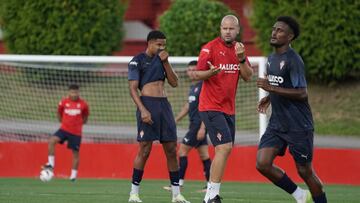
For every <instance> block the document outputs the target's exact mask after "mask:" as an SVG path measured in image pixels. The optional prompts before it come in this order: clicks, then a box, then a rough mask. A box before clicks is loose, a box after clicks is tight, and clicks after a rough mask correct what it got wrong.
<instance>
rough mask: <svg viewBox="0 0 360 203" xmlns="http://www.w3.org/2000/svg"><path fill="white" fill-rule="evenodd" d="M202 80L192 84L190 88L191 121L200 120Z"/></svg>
mask: <svg viewBox="0 0 360 203" xmlns="http://www.w3.org/2000/svg"><path fill="white" fill-rule="evenodd" d="M201 86H202V81H200V82H198V83H196V84H195V85H191V86H190V90H189V119H190V122H196V121H198V122H200V121H201V119H200V116H199V110H198V106H199V95H200V92H201Z"/></svg>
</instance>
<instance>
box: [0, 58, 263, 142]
mask: <svg viewBox="0 0 360 203" xmlns="http://www.w3.org/2000/svg"><path fill="white" fill-rule="evenodd" d="M132 58H133V57H132V56H64V55H12V54H2V55H0V61H2V62H36V63H49V62H50V63H51V62H59V63H79V64H81V63H102V64H110V63H112V64H114V63H115V64H116V63H128V62H129V61H130V60H131V59H132ZM248 59H249V61H250V63H256V64H258V76H259V77H264V76H265V75H264V74H265V72H266V62H267V59H266V57H262V56H260V57H257V56H256V57H248ZM191 60H197V57H178V56H173V57H169V61H170V63H172V64H186V63H188V62H189V61H191ZM258 94H259V100H260V99H261V98H263V97H265V96H266V92H265V91H264V90H262V89H259V93H258ZM254 105H256V104H254ZM266 126H267V116H266V114H259V139H260V138H261V136H262V134H263V133H264V132H265V129H266Z"/></svg>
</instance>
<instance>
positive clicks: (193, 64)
mask: <svg viewBox="0 0 360 203" xmlns="http://www.w3.org/2000/svg"><path fill="white" fill-rule="evenodd" d="M196 65H197V61H196V60H193V61H190V62H189V63H188V66H196Z"/></svg>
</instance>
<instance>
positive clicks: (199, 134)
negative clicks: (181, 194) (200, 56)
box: [164, 61, 211, 190]
mask: <svg viewBox="0 0 360 203" xmlns="http://www.w3.org/2000/svg"><path fill="white" fill-rule="evenodd" d="M196 65H197V61H190V62H189V64H188V67H187V71H186V72H187V75H188V76H191V75H190V74H191V72H192V71H194V70H196ZM190 78H191V77H190ZM201 86H202V81H199V82H196V81H194V80H192V85H191V86H190V90H189V96H188V102H186V103H185V104H184V106H183V108H182V109H181V111H180V113H179V114H178V115H177V116H176V118H175V122H176V123H178V122H179V121H180V120H181V119H182V118H184V117H185V116H186V115H187V114H188V115H189V121H190V124H189V131H188V132H187V133H186V135H185V137H184V138H183V140H182V143H181V144H180V147H179V151H178V155H179V165H180V169H179V174H180V180H179V185H180V186H183V185H184V178H185V174H186V169H187V166H188V158H187V156H188V154H189V152H190V150H191V149H193V148H196V149H197V152H198V154H199V156H200V159H201V160H202V163H203V168H204V175H205V179H206V181H207V182H208V181H209V177H210V165H211V160H210V157H209V152H208V143H207V137H206V129H205V124H204V123H203V122H202V121H201V119H200V116H199V111H198V106H199V95H200V91H201ZM164 189H166V190H169V189H170V188H169V187H164ZM205 189H206V187H205Z"/></svg>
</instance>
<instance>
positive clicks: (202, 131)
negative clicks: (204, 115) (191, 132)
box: [196, 128, 205, 141]
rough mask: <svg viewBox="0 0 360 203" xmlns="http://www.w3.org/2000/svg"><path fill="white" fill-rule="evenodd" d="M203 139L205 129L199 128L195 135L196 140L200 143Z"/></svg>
mask: <svg viewBox="0 0 360 203" xmlns="http://www.w3.org/2000/svg"><path fill="white" fill-rule="evenodd" d="M204 138H205V128H199V130H198V132H197V134H196V139H197V140H198V141H201V140H203V139H204Z"/></svg>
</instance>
